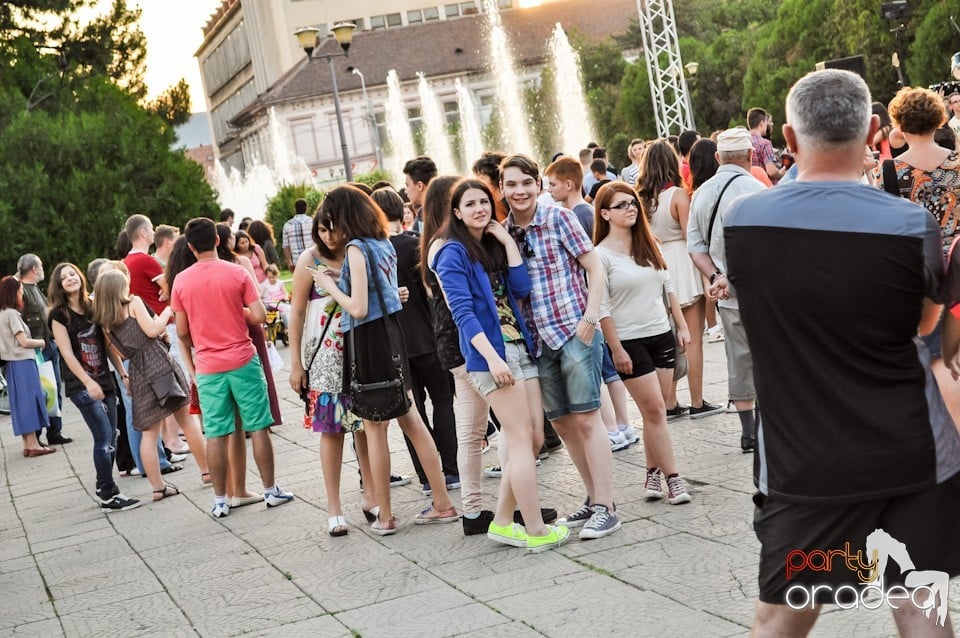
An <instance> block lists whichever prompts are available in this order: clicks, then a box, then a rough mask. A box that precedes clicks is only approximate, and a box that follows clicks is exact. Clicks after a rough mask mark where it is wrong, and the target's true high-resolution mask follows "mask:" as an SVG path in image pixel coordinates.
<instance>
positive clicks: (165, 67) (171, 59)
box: [96, 0, 221, 112]
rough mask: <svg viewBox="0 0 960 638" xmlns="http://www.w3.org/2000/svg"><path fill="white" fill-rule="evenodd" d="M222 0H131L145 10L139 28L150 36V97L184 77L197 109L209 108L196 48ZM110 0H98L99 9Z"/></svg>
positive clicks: (194, 107) (105, 6) (147, 78)
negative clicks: (196, 56)
mask: <svg viewBox="0 0 960 638" xmlns="http://www.w3.org/2000/svg"><path fill="white" fill-rule="evenodd" d="M220 1H221V0H130V1H129V3H128V4H129V6H131V7H139V8H140V9H142V10H143V13H142V16H141V18H140V28H141V29H142V30H143V33H144V35H145V36H146V38H147V71H146V75H145V78H144V79H145V81H146V83H147V91H148V97H150V98H153V97H154V96H156V95H158V94H159V93H162V92H163V91H164V90H165V89H166V88H167V87H169V86H171V85H173V84H176V83H177V82H178V81H179V80H180V78H185V79H186V80H187V83H188V84H189V85H190V104H191V108H192V110H193V111H194V112H200V111H205V110H206V102H205V101H204V98H203V85H202V84H201V83H200V68H199V67H198V66H197V59H196V58H194V57H193V53H194V51H196V50H197V49H198V48H199V47H200V43H201V42H203V33H202V32H201V30H200V29H201V27H203V25H204V24H205V23H206V22H207V19H209V17H210V15H211V14H213V12H214V11H215V10H216V8H217V7H218V6H219V5H220ZM110 4H111V0H99V3H98V5H97V8H96V10H97V11H105V10H106V9H107V8H109V6H110Z"/></svg>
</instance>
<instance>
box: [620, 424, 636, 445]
mask: <svg viewBox="0 0 960 638" xmlns="http://www.w3.org/2000/svg"><path fill="white" fill-rule="evenodd" d="M619 427H620V434H622V435H623V438H625V439H626V440H627V443H629V444H630V445H633V444H634V443H636V442H637V441H639V440H640V435H639V434H637V431H636V430H635V429H633V426H632V425H630V424H629V423H624V424H622V425H620V426H619Z"/></svg>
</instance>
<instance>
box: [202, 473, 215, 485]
mask: <svg viewBox="0 0 960 638" xmlns="http://www.w3.org/2000/svg"><path fill="white" fill-rule="evenodd" d="M200 482H201V483H203V485H204V487H209V486H211V485H213V477H212V476H210V472H201V473H200Z"/></svg>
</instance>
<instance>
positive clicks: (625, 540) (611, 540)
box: [557, 518, 678, 558]
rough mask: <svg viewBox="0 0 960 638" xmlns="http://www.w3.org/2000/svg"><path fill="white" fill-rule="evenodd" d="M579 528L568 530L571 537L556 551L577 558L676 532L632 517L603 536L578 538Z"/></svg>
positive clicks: (649, 521)
mask: <svg viewBox="0 0 960 638" xmlns="http://www.w3.org/2000/svg"><path fill="white" fill-rule="evenodd" d="M580 529H581V528H579V527H577V528H574V529H572V530H570V532H571V536H572V538H571V539H570V541H569V542H567V544H566V545H563V546H562V547H560V548H559V549H558V550H557V551H558V552H560V553H561V554H563V555H564V556H568V557H570V558H578V557H580V556H585V555H588V554H595V553H598V552H604V551H608V550H617V549H619V548H622V547H628V546H632V545H635V544H637V543H642V542H645V541H650V540H653V539H660V538H664V537H668V536H672V535H674V534H677V533H678V532H677V530H675V529H673V528H671V527H667V526H665V525H661V524H660V523H657V522H654V521H651V520H648V519H643V518H634V519H633V520H631V521H629V522H627V523H624V525H623V527H621V528H620V530H619V531H618V532H615V533H613V534H611V535H609V536H605V537H603V538H595V539H588V540H580V539H579V538H578V537H577V534H578V533H579V532H580Z"/></svg>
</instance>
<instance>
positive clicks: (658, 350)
mask: <svg viewBox="0 0 960 638" xmlns="http://www.w3.org/2000/svg"><path fill="white" fill-rule="evenodd" d="M620 345H622V346H623V349H624V350H626V351H627V356H629V357H630V361H632V362H633V372H631V373H630V374H624V373H622V372H621V373H620V378H621V379H624V380H626V379H636V378H637V377H642V376H643V375H645V374H650V373H651V372H653V371H654V370H655V369H656V368H665V369H670V370H673V369H674V368H675V367H676V365H677V342H676V340H675V339H674V338H673V331H670V330H668V331H667V332H664V333H663V334H661V335H656V336H655V337H640V338H639V339H627V340H626V341H621V342H620Z"/></svg>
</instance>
